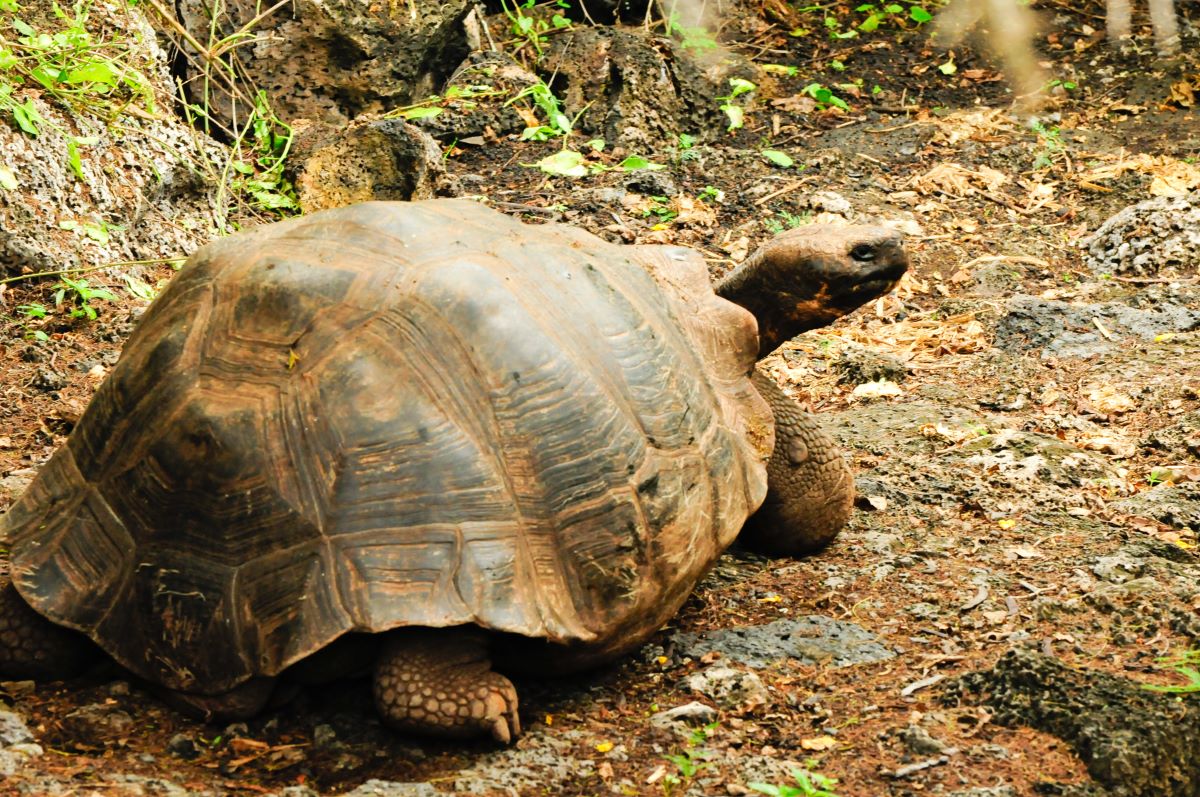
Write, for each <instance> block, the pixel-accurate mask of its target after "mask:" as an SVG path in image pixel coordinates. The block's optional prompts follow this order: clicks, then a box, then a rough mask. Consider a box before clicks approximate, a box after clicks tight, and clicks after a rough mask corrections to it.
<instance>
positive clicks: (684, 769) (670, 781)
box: [663, 722, 721, 794]
mask: <svg viewBox="0 0 1200 797" xmlns="http://www.w3.org/2000/svg"><path fill="white" fill-rule="evenodd" d="M720 725H721V723H719V722H710V723H708V724H707V725H705V726H704V727H703V728H697V729H696V730H694V731H692V733H691V735H690V736H689V737H688V740H687V742H686V743H685V744H684V747H683V752H681V753H676V754H673V755H668V756H663V758H665V759H666V760H667V761H670V762H671V763H672V764H674V765H675V771H676V772H677V773H678V774H670V775H667V776H666V777H664V778H663V792H664V793H667V794H669V793H670V790H671V789H672V788H674V787H675V786H679V785H681V784H686V783H687V782H688V781H690V780H691V779H692V778H694V777H696V775H697V774H699V773H700V772H702V771H703V770H705V769H710V768H711V767H712V766H713V763H712V761H711V760H710V759H711V758H712V757H713V752H712V751H711V750H708V749H707V748H704V747H701V745H702V744H704V743H705V742H706V741H708V739H709V737H711V736H712V735H713V734H715V733H716V731H717V728H719V727H720Z"/></svg>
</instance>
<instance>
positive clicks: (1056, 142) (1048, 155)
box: [1029, 119, 1065, 169]
mask: <svg viewBox="0 0 1200 797" xmlns="http://www.w3.org/2000/svg"><path fill="white" fill-rule="evenodd" d="M1029 127H1030V129H1032V130H1033V132H1035V133H1037V136H1038V141H1040V142H1041V145H1042V146H1041V148H1040V149H1039V150H1038V151H1037V153H1036V155H1035V156H1034V159H1033V168H1035V169H1045V168H1049V167H1050V166H1053V165H1054V159H1055V156H1057V155H1060V154H1062V152H1063V151H1064V149H1065V146H1064V145H1063V140H1062V132H1061V131H1060V130H1059V129H1058V128H1057V127H1047V126H1046V125H1044V124H1042V123H1041V122H1040V121H1038V120H1037V119H1034V120H1033V121H1032V122H1030V124H1029Z"/></svg>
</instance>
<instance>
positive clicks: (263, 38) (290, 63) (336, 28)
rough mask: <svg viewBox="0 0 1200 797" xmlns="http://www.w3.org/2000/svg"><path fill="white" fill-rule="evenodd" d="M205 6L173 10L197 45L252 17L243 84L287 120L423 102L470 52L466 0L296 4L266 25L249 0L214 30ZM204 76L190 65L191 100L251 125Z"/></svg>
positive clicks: (238, 1) (198, 1)
mask: <svg viewBox="0 0 1200 797" xmlns="http://www.w3.org/2000/svg"><path fill="white" fill-rule="evenodd" d="M210 7H211V6H210V4H208V3H206V2H205V1H204V0H182V2H179V3H176V4H175V6H174V8H175V9H176V11H177V14H178V17H179V20H180V23H181V24H182V25H183V26H184V27H185V28H187V29H188V31H189V32H191V34H192V35H193V36H195V37H196V38H197V39H199V40H200V41H201V42H207V41H210V29H211V28H213V27H214V26H215V37H216V39H221V38H223V37H226V36H229V35H230V34H232V33H233V32H234V31H237V30H239V29H241V28H242V27H243V26H245V25H247V24H248V23H250V22H251V21H252V20H256V19H257V22H256V24H255V25H254V27H253V30H254V33H255V40H254V43H253V44H252V45H251V46H247V47H242V48H240V49H239V50H238V60H239V62H240V63H241V64H242V65H243V66H244V68H245V70H246V74H247V76H248V77H249V81H248V82H246V83H243V84H242V85H243V86H251V85H252V86H257V87H259V88H262V89H263V90H265V91H266V92H267V94H268V95H269V96H270V98H271V106H272V109H273V110H274V112H275V113H276V114H278V115H279V117H280V118H281V119H283V120H285V121H287V122H291V121H293V120H296V119H308V120H311V121H314V122H322V123H326V124H334V125H339V124H344V123H346V122H347V121H349V120H351V119H354V118H355V117H357V116H359V115H360V114H363V113H372V112H379V111H388V110H391V109H393V108H397V107H400V106H404V105H407V104H409V103H411V102H413V101H415V100H422V99H425V98H426V97H427V96H429V95H431V94H433V93H435V92H437V91H440V90H441V86H442V84H443V82H445V80H446V79H447V78H449V77H450V75H451V74H452V73H453V72H454V70H455V68H456V67H457V66H458V65H459V64H460V63H462V61H463V59H464V58H466V56H467V53H468V52H469V50H470V48H469V47H468V45H467V34H466V30H465V29H464V27H463V24H462V23H463V20H464V18H465V17H466V15H467V13H468V12H469V11H470V10H471V7H472V4H471V2H470V0H445V1H443V0H436V2H435V0H413V2H407V3H384V4H373V3H365V2H348V1H347V0H297V1H296V2H294V3H288V4H287V5H285V6H284V7H283V8H278V9H275V12H274V13H273V14H271V15H269V16H267V17H265V18H259V15H260V14H261V13H262V12H263V10H264V6H262V5H261V4H259V3H257V2H255V0H229V2H226V3H223V4H222V6H221V7H222V10H223V11H224V13H223V14H221V15H219V18H218V19H217V20H216V21H215V23H214V21H213V20H212V19H211V15H210V14H209V13H208V10H207V9H208V8H210ZM156 24H161V23H158V22H156ZM203 69H204V62H203V61H202V60H200V59H189V61H188V64H187V66H186V68H185V71H186V73H187V74H186V80H185V86H184V88H185V90H186V91H187V92H188V94H189V96H190V98H191V99H193V101H197V102H200V101H202V95H201V91H202V90H205V89H207V101H208V107H209V109H210V113H211V114H212V115H213V117H214V118H215V119H216V120H217V121H218V122H220V123H221V124H224V125H226V126H228V125H229V124H230V123H231V121H232V120H233V119H235V118H237V119H242V120H244V119H246V118H248V116H249V113H250V112H251V111H252V109H251V108H247V107H245V105H244V103H242V102H241V101H240V100H239V101H237V102H234V101H233V100H232V99H231V98H230V96H229V94H228V93H227V92H226V91H225V87H224V86H223V85H221V84H220V82H219V81H217V82H209V83H207V84H206V83H205V81H204V72H203Z"/></svg>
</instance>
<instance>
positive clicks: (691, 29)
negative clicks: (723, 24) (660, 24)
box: [665, 0, 720, 53]
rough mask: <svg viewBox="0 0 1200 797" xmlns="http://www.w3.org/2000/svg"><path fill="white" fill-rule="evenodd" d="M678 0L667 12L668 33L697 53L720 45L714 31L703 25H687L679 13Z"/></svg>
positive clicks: (684, 46)
mask: <svg viewBox="0 0 1200 797" xmlns="http://www.w3.org/2000/svg"><path fill="white" fill-rule="evenodd" d="M678 6H679V2H678V0H674V2H672V3H671V8H670V9H669V10H668V11H667V13H666V20H665V24H666V28H667V35H668V36H670V37H672V38H673V39H675V40H677V41H678V42H679V44H680V46H682V47H683V48H684V49H686V50H691V51H693V52H695V53H703V52H711V51H713V50H716V49H717V48H718V47H720V45H719V44H717V40H716V39H715V38H713V35H712V33H711V32H710V31H709V30H708V28H706V27H704V26H703V25H685V24H684V23H683V22H682V21H681V20H682V17H681V16H680V14H679V13H678V10H677V9H678Z"/></svg>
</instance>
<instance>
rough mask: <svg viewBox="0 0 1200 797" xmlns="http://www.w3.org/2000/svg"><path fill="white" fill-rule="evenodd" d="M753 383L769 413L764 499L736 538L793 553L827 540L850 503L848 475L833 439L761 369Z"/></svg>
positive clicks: (844, 517) (815, 547)
mask: <svg viewBox="0 0 1200 797" xmlns="http://www.w3.org/2000/svg"><path fill="white" fill-rule="evenodd" d="M753 381H754V386H755V387H756V388H757V389H758V392H759V394H761V395H762V397H763V398H764V399H766V401H767V403H768V404H770V405H771V412H772V414H773V415H774V416H775V449H774V451H773V452H772V454H771V459H770V461H769V462H768V463H767V498H766V500H765V501H764V502H763V505H762V507H761V508H759V510H758V511H757V512H756V513H754V516H753V517H751V518H750V520H749V521H748V522H747V523H746V528H745V529H744V530H743V531H742V534H741V540H742V541H743V542H744V543H745V545H746V546H747V547H749V548H752V549H754V550H757V551H760V552H762V553H767V554H776V555H782V556H797V555H800V554H806V553H811V552H813V551H816V550H818V549H820V548H823V547H824V546H826V545H828V544H829V543H830V542H831V541H832V540H833V538H834V537H836V536H837V535H838V532H839V531H841V530H842V527H843V526H845V525H846V521H848V520H849V519H850V510H851V507H852V505H853V504H854V476H853V474H851V472H850V466H849V465H847V464H846V460H845V458H844V457H843V456H842V452H841V451H840V450H839V449H838V447H837V444H836V443H835V442H834V441H833V438H832V437H830V436H829V434H828V433H826V432H825V430H824V429H822V428H821V426H820V424H819V423H818V422H817V420H816V419H815V418H814V417H813V416H811V415H809V414H808V413H807V412H805V411H804V410H802V409H801V408H800V406H799V405H798V404H796V402H795V401H793V400H792V399H790V398H789V397H788V396H787V394H786V393H784V392H783V390H782V389H781V388H780V387H779V385H778V384H776V383H775V380H773V379H772V378H771V377H770V376H767V375H766V374H764V373H763V372H762V371H757V370H756V371H755V372H754V377H753Z"/></svg>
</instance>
